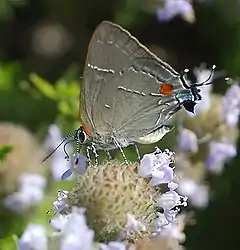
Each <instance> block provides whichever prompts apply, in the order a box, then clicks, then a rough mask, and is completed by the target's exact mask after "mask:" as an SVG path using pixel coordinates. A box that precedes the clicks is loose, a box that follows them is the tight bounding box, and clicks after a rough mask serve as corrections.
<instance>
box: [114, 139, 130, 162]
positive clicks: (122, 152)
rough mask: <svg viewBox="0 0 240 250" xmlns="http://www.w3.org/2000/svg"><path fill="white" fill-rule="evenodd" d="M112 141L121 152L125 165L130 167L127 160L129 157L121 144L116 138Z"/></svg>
mask: <svg viewBox="0 0 240 250" xmlns="http://www.w3.org/2000/svg"><path fill="white" fill-rule="evenodd" d="M112 139H113V142H114V144H115V145H116V147H117V148H118V149H119V150H120V152H121V154H122V157H123V160H124V162H125V164H126V165H129V163H128V160H127V157H126V155H125V153H124V151H123V149H122V147H121V146H120V145H119V143H118V142H117V140H116V139H115V138H114V137H112Z"/></svg>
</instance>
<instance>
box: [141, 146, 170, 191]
mask: <svg viewBox="0 0 240 250" xmlns="http://www.w3.org/2000/svg"><path fill="white" fill-rule="evenodd" d="M172 156H173V153H172V152H170V151H169V150H165V151H164V152H162V151H161V150H160V149H158V148H157V149H156V151H155V152H154V153H152V154H146V155H144V156H143V159H142V160H141V163H140V168H139V175H140V176H142V177H152V178H151V180H150V182H149V186H150V187H152V186H155V185H158V184H161V183H169V182H171V181H172V180H173V178H174V172H173V168H171V167H170V164H171V163H172Z"/></svg>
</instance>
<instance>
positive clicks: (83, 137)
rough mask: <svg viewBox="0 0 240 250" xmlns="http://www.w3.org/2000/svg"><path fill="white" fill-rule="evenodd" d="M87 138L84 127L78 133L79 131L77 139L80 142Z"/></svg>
mask: <svg viewBox="0 0 240 250" xmlns="http://www.w3.org/2000/svg"><path fill="white" fill-rule="evenodd" d="M86 139H87V133H86V132H85V131H84V129H83V128H82V129H79V131H78V133H77V140H78V141H79V142H80V143H83V142H85V140H86Z"/></svg>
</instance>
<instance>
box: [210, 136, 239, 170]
mask: <svg viewBox="0 0 240 250" xmlns="http://www.w3.org/2000/svg"><path fill="white" fill-rule="evenodd" d="M236 155H237V149H236V146H235V145H233V144H229V143H225V142H217V141H212V142H210V144H209V154H208V157H207V159H206V165H207V168H208V170H209V171H211V172H213V173H221V171H222V169H223V167H224V164H225V163H226V162H227V161H229V160H230V159H231V158H234V157H235V156H236Z"/></svg>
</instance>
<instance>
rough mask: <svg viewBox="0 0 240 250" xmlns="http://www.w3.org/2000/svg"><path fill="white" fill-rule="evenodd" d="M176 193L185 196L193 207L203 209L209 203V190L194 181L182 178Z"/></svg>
mask: <svg viewBox="0 0 240 250" xmlns="http://www.w3.org/2000/svg"><path fill="white" fill-rule="evenodd" d="M178 192H179V193H180V194H182V195H186V196H187V197H188V199H189V200H190V202H191V203H192V205H193V206H195V207H198V208H205V207H206V206H207V205H208V203H209V188H208V186H205V185H201V184H199V183H197V182H195V181H194V180H191V179H188V178H182V179H181V181H180V182H179V185H178Z"/></svg>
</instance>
